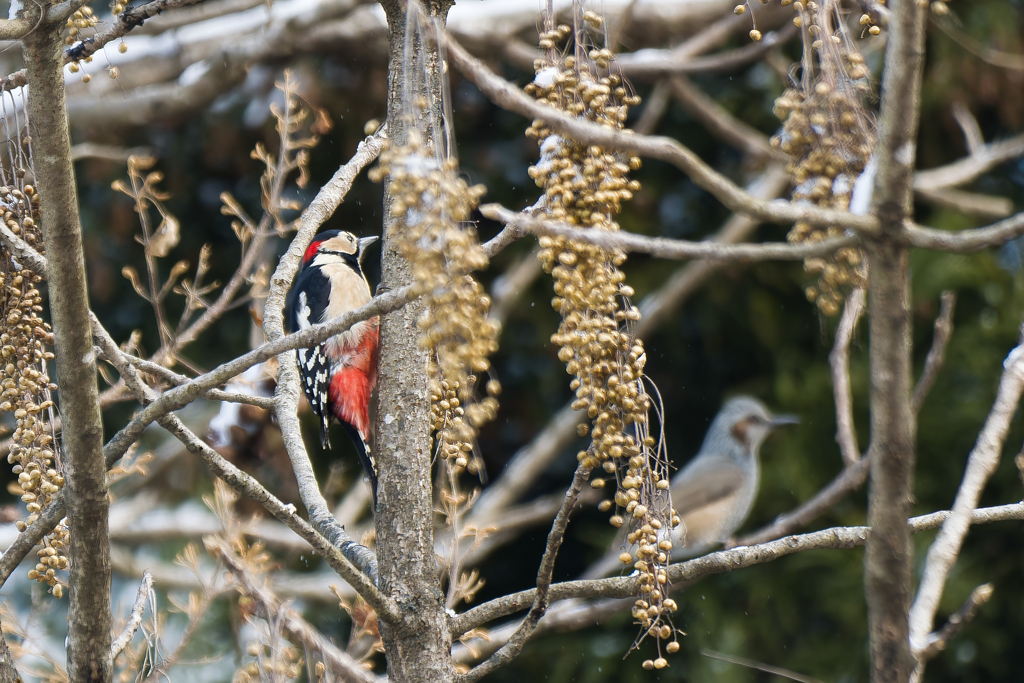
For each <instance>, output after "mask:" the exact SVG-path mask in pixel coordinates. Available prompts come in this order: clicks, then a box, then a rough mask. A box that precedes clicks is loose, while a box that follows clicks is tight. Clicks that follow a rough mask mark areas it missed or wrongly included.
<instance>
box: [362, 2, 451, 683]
mask: <svg viewBox="0 0 1024 683" xmlns="http://www.w3.org/2000/svg"><path fill="white" fill-rule="evenodd" d="M382 4H383V6H384V9H385V11H386V12H387V16H388V25H389V26H390V29H391V39H390V48H389V73H388V121H387V125H388V136H389V138H390V139H391V140H392V144H393V145H398V144H401V141H402V140H403V139H404V135H403V127H404V125H405V122H404V121H403V118H402V104H403V103H402V100H401V93H402V84H403V81H404V78H405V71H404V66H403V50H404V44H405V28H406V17H405V8H404V3H399V2H397V1H391V2H383V3H382ZM447 8H448V5H445V6H443V7H431V8H430V12H431V14H432V15H437V16H440V17H441V18H442V20H443V19H444V17H445V16H446V14H447ZM417 49H427V48H426V46H422V45H418V46H417ZM426 61H427V62H428V64H429V65H430V66H429V73H430V76H431V78H429V79H428V81H429V85H428V87H429V88H430V89H431V95H432V96H430V97H428V101H430V102H431V103H432V112H431V115H433V116H435V117H436V119H435V120H436V121H438V122H439V121H440V107H441V92H442V90H441V87H440V86H441V80H440V78H442V77H446V76H442V74H441V70H440V69H438V63H437V54H436V52H434V53H433V54H431V55H429V56H428V59H427V60H426ZM390 205H391V198H390V197H388V196H385V198H384V231H383V232H384V239H383V244H382V247H381V251H382V255H381V284H382V286H383V287H386V288H388V289H397V288H399V287H401V286H403V285H406V284H409V283H410V282H412V275H411V271H410V268H409V264H408V263H407V262H406V261H405V259H404V258H402V256H400V255H399V253H398V251H397V247H396V245H395V239H396V230H398V229H400V226H399V225H397V224H395V223H394V222H393V221H392V220H391V219H390V216H389V214H390V211H389V209H390ZM422 312H423V304H422V303H419V302H412V303H410V304H408V305H407V306H405V307H403V308H401V309H399V310H398V311H395V312H393V313H389V314H388V315H385V316H383V318H382V319H381V321H380V359H379V366H378V371H377V373H378V374H377V376H378V378H379V382H378V385H377V386H378V397H377V418H376V427H377V429H376V451H377V453H376V464H377V473H378V478H379V482H378V486H377V494H378V502H377V514H376V524H377V562H378V567H379V570H380V581H381V589H382V590H383V591H384V593H385V594H387V595H389V596H390V597H391V598H393V599H394V600H395V601H396V602H397V603H398V605H399V608H400V609H401V611H402V613H403V620H402V622H401V623H399V624H392V625H386V624H384V623H383V622H382V623H381V632H382V636H383V638H384V646H385V653H386V656H387V662H388V677H389V679H390V680H391V681H392V682H393V683H406V682H422V683H442V682H444V681H451V680H453V678H454V676H455V669H454V667H453V665H452V659H451V644H452V641H451V633H450V629H449V627H448V618H447V616H446V615H445V611H444V598H443V594H442V592H441V586H440V583H439V581H438V566H437V560H436V557H435V555H434V534H433V517H434V513H433V507H434V506H433V498H432V491H431V476H430V465H431V460H432V457H431V451H430V434H429V420H430V398H429V395H428V386H427V383H428V377H427V360H428V357H427V353H426V350H425V349H424V348H423V347H422V346H421V345H420V343H419V331H418V330H417V327H416V320H417V319H418V318H419V316H420V314H421V313H422Z"/></svg>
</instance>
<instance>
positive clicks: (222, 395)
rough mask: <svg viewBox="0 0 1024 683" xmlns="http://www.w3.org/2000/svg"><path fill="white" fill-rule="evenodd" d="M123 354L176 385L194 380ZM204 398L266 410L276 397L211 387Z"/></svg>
mask: <svg viewBox="0 0 1024 683" xmlns="http://www.w3.org/2000/svg"><path fill="white" fill-rule="evenodd" d="M94 320H95V318H94ZM122 356H123V358H124V359H125V360H126V361H128V362H129V363H131V364H132V365H133V366H135V367H136V368H138V369H139V370H142V371H143V372H145V373H148V374H151V375H155V376H157V377H162V378H164V379H166V380H168V381H170V382H173V383H174V384H176V385H181V384H188V383H189V382H191V381H192V378H190V377H187V376H186V375H182V374H180V373H177V372H175V371H174V370H171V369H170V368H168V367H166V366H164V365H160V364H158V363H154V362H152V361H148V360H145V359H144V358H139V357H138V356H133V355H131V354H130V353H124V354H122ZM203 398H207V399H210V400H211V401H227V402H229V403H245V404H248V405H251V406H256V407H257V408H263V409H264V410H273V409H274V406H275V404H274V399H273V398H271V397H269V396H253V395H252V394H239V393H236V392H230V391H221V390H220V389H210V390H209V391H207V392H206V393H205V394H203Z"/></svg>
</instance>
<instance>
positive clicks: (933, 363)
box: [910, 291, 956, 415]
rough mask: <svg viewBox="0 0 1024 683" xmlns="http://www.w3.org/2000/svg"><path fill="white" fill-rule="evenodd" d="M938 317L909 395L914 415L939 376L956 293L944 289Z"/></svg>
mask: <svg viewBox="0 0 1024 683" xmlns="http://www.w3.org/2000/svg"><path fill="white" fill-rule="evenodd" d="M940 300H941V304H940V308H939V317H938V318H936V319H935V334H934V336H933V337H932V347H931V348H930V349H929V350H928V356H927V358H925V360H924V370H923V371H922V372H921V376H920V377H919V378H918V380H917V386H915V387H914V394H913V396H911V397H910V407H911V409H912V410H913V411H914V415H917V414H918V413H920V412H921V405H922V404H923V403H924V400H925V399H926V398H927V397H928V392H929V391H931V389H932V385H934V384H935V378H936V377H938V376H939V370H941V369H942V361H943V359H944V358H945V356H946V347H947V346H948V345H949V339H950V337H952V336H953V310H954V308H956V293H955V292H951V291H945V292H943V293H942V296H941V297H940Z"/></svg>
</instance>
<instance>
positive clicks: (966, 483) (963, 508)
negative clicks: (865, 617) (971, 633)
mask: <svg viewBox="0 0 1024 683" xmlns="http://www.w3.org/2000/svg"><path fill="white" fill-rule="evenodd" d="M1004 366H1005V368H1006V370H1005V371H1004V372H1003V377H1002V379H1001V380H1000V382H999V391H998V392H997V394H996V400H995V403H994V404H993V405H992V410H991V411H990V412H989V415H988V419H987V420H986V421H985V426H984V427H982V430H981V433H980V434H979V435H978V441H977V443H976V444H975V446H974V449H973V450H972V451H971V454H970V455H969V456H968V458H967V468H966V471H965V472H964V478H963V481H962V482H961V483H960V489H959V490H958V491H957V494H956V500H955V501H954V502H953V509H952V513H951V515H950V517H949V519H948V520H947V521H946V522H945V523H943V525H942V529H941V530H940V531H939V533H938V534H937V535H936V536H935V540H934V541H933V542H932V545H931V547H930V548H928V556H927V560H926V561H925V567H924V573H923V575H922V576H921V582H920V585H919V587H918V589H917V597H916V598H915V599H914V604H913V606H912V607H911V608H910V644H911V647H912V648H913V650H914V653H915V654H916V653H918V652H920V651H922V650H923V649H925V648H926V647H927V646H928V634H929V633H930V632H931V630H932V622H933V621H934V619H935V611H936V610H937V609H938V606H939V599H940V598H941V597H942V591H943V588H944V587H945V584H946V577H947V576H948V575H949V572H950V570H952V568H953V565H954V564H955V563H956V560H957V557H959V555H960V549H961V547H962V545H963V541H964V538H965V537H966V536H967V531H968V528H969V527H970V519H971V511H972V510H973V509H974V508H975V507H976V506H977V504H978V499H979V498H980V497H981V491H982V489H983V488H984V486H985V483H986V482H987V481H988V479H989V477H991V476H992V473H993V472H994V471H995V469H996V466H997V465H998V464H999V455H1000V453H1001V452H1002V449H1003V443H1004V442H1005V440H1006V435H1007V432H1008V430H1009V428H1010V420H1011V419H1012V418H1013V415H1014V413H1015V412H1016V410H1017V404H1018V403H1019V402H1020V397H1021V393H1022V392H1024V346H1018V347H1016V348H1015V349H1013V351H1011V352H1010V355H1009V356H1008V357H1007V358H1006V362H1005V363H1004Z"/></svg>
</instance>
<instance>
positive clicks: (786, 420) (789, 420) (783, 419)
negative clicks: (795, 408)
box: [771, 415, 800, 429]
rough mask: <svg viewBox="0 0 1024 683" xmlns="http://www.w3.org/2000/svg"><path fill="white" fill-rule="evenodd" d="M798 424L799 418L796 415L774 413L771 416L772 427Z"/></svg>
mask: <svg viewBox="0 0 1024 683" xmlns="http://www.w3.org/2000/svg"><path fill="white" fill-rule="evenodd" d="M798 424H800V418H799V417H797V416H796V415H776V416H775V417H773V418H772V422H771V425H772V429H775V428H776V427H781V426H782V425H798Z"/></svg>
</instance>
